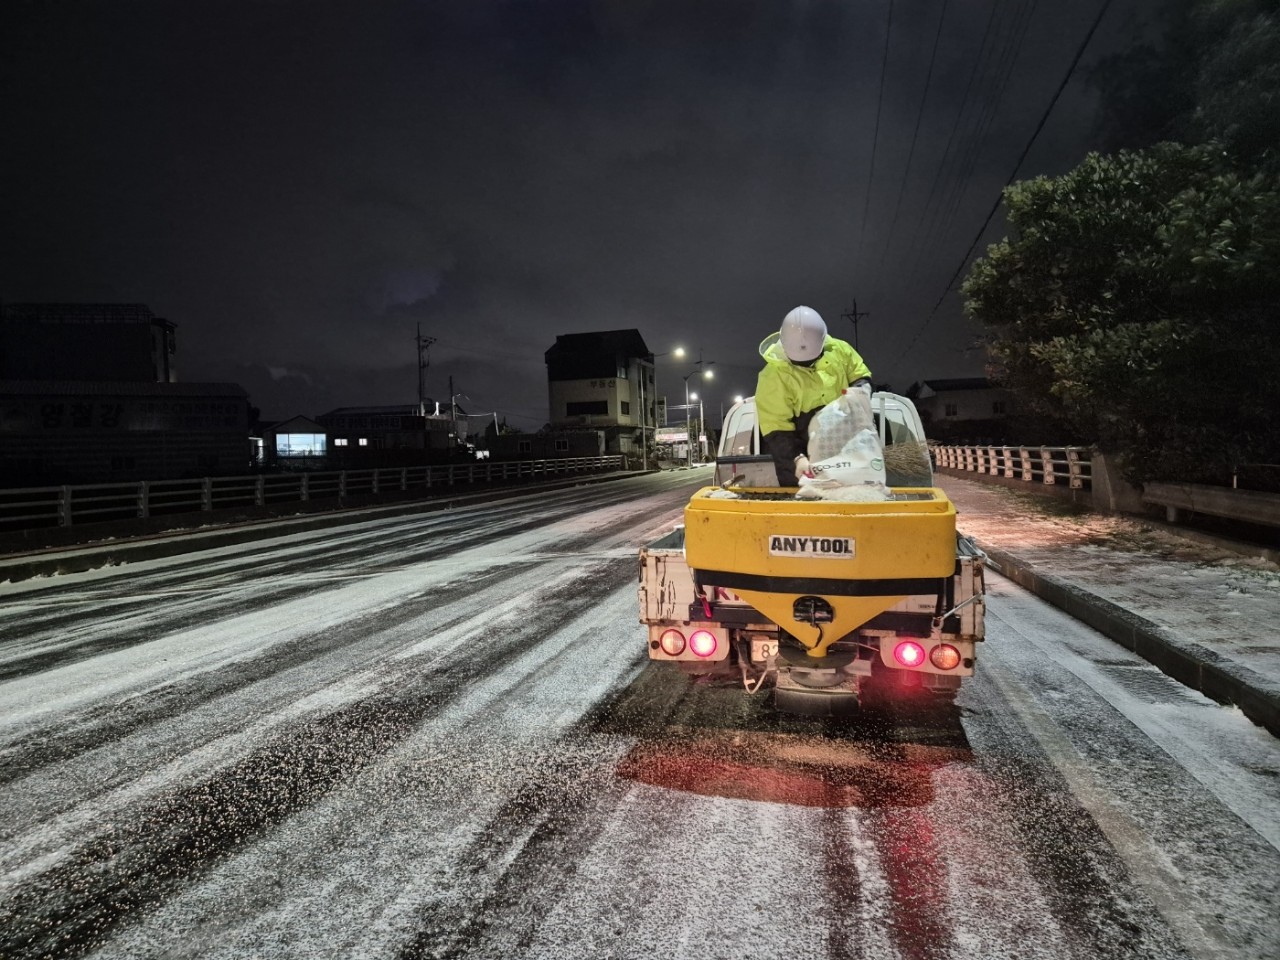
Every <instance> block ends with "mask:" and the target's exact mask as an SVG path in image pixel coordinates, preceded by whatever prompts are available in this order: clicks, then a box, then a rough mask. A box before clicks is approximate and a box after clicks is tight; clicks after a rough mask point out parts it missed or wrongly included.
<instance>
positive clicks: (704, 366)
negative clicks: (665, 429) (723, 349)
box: [683, 355, 715, 467]
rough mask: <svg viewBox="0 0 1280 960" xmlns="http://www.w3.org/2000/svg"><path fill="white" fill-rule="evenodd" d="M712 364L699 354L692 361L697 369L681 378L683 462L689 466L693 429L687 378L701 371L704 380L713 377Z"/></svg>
mask: <svg viewBox="0 0 1280 960" xmlns="http://www.w3.org/2000/svg"><path fill="white" fill-rule="evenodd" d="M714 365H715V361H714V360H703V359H702V357H701V355H699V357H698V359H697V360H696V361H695V362H694V366H695V367H696V368H697V369H695V370H691V371H690V372H689V373H687V374H685V375H684V378H683V379H684V433H685V441H686V443H687V444H688V447H689V448H688V456H687V457H686V459H685V463H686V464H687V465H688V466H690V467H692V466H693V431H692V430H691V429H690V424H689V406H690V404H689V378H690V377H695V376H697V375H698V374H699V373H701V374H702V379H704V380H711V379H713V378H714V377H715V374H714V373H713V372H712V370H711V367H712V366H714ZM696 396H697V395H696V394H695V397H696ZM699 452H701V447H699Z"/></svg>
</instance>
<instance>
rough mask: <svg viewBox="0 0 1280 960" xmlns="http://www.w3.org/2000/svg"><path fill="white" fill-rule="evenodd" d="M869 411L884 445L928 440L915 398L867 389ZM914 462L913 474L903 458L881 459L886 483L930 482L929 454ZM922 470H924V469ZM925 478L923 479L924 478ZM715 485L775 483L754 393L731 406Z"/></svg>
mask: <svg viewBox="0 0 1280 960" xmlns="http://www.w3.org/2000/svg"><path fill="white" fill-rule="evenodd" d="M871 413H872V416H873V417H874V418H875V422H876V430H877V431H878V433H879V435H880V445H881V446H882V447H885V448H886V449H888V448H889V447H890V446H893V445H894V444H899V445H902V444H909V443H910V444H917V445H919V446H920V447H922V448H923V447H924V446H925V445H926V441H925V435H924V424H923V423H922V422H921V420H920V414H919V412H917V410H916V407H915V404H913V403H912V402H911V401H910V400H908V399H907V398H906V397H900V396H898V395H897V394H896V393H888V392H883V391H882V392H877V393H874V394H872V395H871ZM918 459H919V463H913V464H912V470H911V476H907V475H905V474H904V473H903V470H902V461H901V459H898V458H892V457H888V458H886V460H885V469H886V473H887V474H888V476H886V483H887V484H888V485H889V486H890V487H905V486H912V487H919V486H924V487H930V486H933V471H932V468H931V467H930V466H929V463H928V460H927V458H923V457H922V458H918ZM922 470H923V471H924V472H923V474H922ZM922 481H923V482H922ZM715 482H716V484H717V486H722V487H725V486H733V485H737V486H743V487H776V486H777V485H778V477H777V473H776V471H775V470H774V466H773V458H771V457H770V456H769V455H768V454H767V453H764V450H763V448H762V446H761V444H760V422H759V419H758V418H757V417H756V398H755V397H747V398H746V399H744V400H740V401H738V402H737V403H735V404H734V405H733V406H732V407H730V408H729V412H728V413H727V414H725V418H724V426H723V428H722V430H721V432H720V446H719V448H718V449H717V453H716V473H715Z"/></svg>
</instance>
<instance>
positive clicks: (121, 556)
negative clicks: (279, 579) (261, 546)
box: [0, 471, 643, 583]
mask: <svg viewBox="0 0 1280 960" xmlns="http://www.w3.org/2000/svg"><path fill="white" fill-rule="evenodd" d="M635 476H643V473H641V472H633V471H624V472H619V473H609V474H603V475H594V476H593V475H586V476H580V477H567V478H565V479H563V480H555V481H552V482H549V483H539V484H531V485H529V486H520V487H501V488H496V489H490V490H482V491H477V492H475V493H460V494H452V495H448V496H442V497H437V498H432V499H428V500H415V501H399V502H396V503H391V504H386V505H384V506H362V507H349V508H345V509H339V510H334V511H327V512H324V513H313V514H307V515H304V516H294V517H272V518H267V519H258V520H251V521H247V522H236V521H228V522H226V523H223V524H216V523H210V524H208V525H203V526H201V527H199V528H187V529H175V530H170V531H166V532H164V533H153V534H145V535H139V536H134V537H128V536H125V537H121V538H115V539H111V540H109V541H97V542H90V543H85V544H82V545H79V546H74V547H68V546H62V547H50V548H47V549H44V550H36V551H31V552H29V553H23V554H10V555H8V556H0V583H3V582H4V581H6V580H11V581H15V582H16V581H19V580H26V579H29V578H31V577H41V576H46V577H47V576H53V575H54V574H59V573H83V572H84V571H86V570H96V569H98V568H99V567H105V566H112V565H117V564H122V563H132V562H137V561H140V560H158V559H161V558H164V557H172V556H178V555H180V554H184V553H194V552H196V551H199V550H211V549H215V548H217V547H226V546H234V545H236V544H240V543H248V542H250V541H253V540H267V539H270V538H272V537H279V536H288V535H290V534H294V533H301V532H306V531H309V530H323V529H326V528H330V527H340V526H345V525H346V524H349V523H357V522H359V521H362V520H370V519H381V518H384V517H396V516H411V515H413V514H418V513H434V512H435V511H438V510H448V509H450V508H451V507H457V506H463V505H467V504H472V503H483V502H500V501H503V500H510V499H513V498H515V497H519V496H524V495H527V494H529V493H532V492H545V491H550V490H562V489H564V488H566V487H577V486H586V485H593V484H597V483H607V482H609V481H611V480H625V479H627V478H629V477H635Z"/></svg>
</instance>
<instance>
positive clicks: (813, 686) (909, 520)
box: [639, 393, 985, 715]
mask: <svg viewBox="0 0 1280 960" xmlns="http://www.w3.org/2000/svg"><path fill="white" fill-rule="evenodd" d="M872 409H873V412H874V413H875V420H876V429H877V430H878V431H879V432H880V437H881V443H882V445H883V448H884V451H885V462H886V465H887V466H888V470H887V474H888V475H887V478H886V479H887V481H888V495H887V498H885V499H878V500H875V501H872V502H860V501H844V500H826V499H800V498H797V496H796V489H795V488H785V487H778V486H777V479H776V473H775V472H774V469H773V464H772V461H771V460H770V458H768V457H767V456H761V455H760V452H759V450H760V447H759V432H758V428H756V426H755V408H754V403H753V402H752V401H751V400H750V399H748V400H746V401H743V402H741V403H738V404H735V406H734V407H733V408H731V409H730V411H729V414H728V416H727V417H726V418H725V426H724V430H723V432H722V435H721V447H720V451H719V455H718V458H717V464H716V483H715V485H714V486H708V487H704V488H702V489H700V490H699V491H697V493H695V494H694V495H693V497H692V498H691V499H690V501H689V504H688V505H687V506H686V508H685V512H684V525H683V526H681V527H677V528H676V529H675V530H673V531H671V532H670V533H668V534H667V535H665V536H664V537H662V538H660V539H658V540H657V541H655V542H653V543H650V544H649V545H648V546H646V547H643V548H642V549H641V551H640V591H639V594H640V595H639V601H640V620H641V622H642V623H644V624H646V625H647V627H648V645H649V656H650V658H651V659H653V660H657V661H665V662H669V663H673V664H676V665H677V667H678V668H679V669H681V670H683V671H684V672H686V673H696V674H710V675H713V676H714V675H720V676H721V677H723V678H726V679H740V680H741V683H742V685H743V687H744V688H745V689H746V690H747V691H748V692H751V693H755V692H758V691H766V690H769V689H772V690H773V693H774V701H775V704H776V705H777V707H778V708H779V709H782V710H785V711H788V712H795V713H804V714H813V715H829V714H837V713H842V712H845V711H846V710H847V709H848V708H849V707H852V706H856V705H857V704H858V702H859V698H863V699H869V698H878V699H881V698H882V699H890V700H894V699H902V698H921V699H925V700H927V701H932V702H938V701H941V702H947V701H949V700H951V699H952V698H954V696H955V694H956V692H957V691H958V690H959V688H960V684H961V682H962V681H963V678H965V677H967V676H972V675H973V671H974V665H975V663H976V660H977V653H976V644H977V643H978V642H980V641H981V640H982V638H983V614H984V606H983V565H984V560H985V557H984V555H983V554H982V552H981V551H980V550H979V549H978V548H977V547H976V546H975V545H974V544H973V542H972V541H971V540H969V539H968V538H967V537H964V536H959V535H957V532H956V511H955V507H954V505H953V504H952V503H951V501H950V500H949V499H948V498H947V496H946V494H945V493H944V492H943V491H942V490H941V489H939V488H937V487H935V486H933V485H932V472H931V468H930V467H929V465H928V459H927V455H925V453H924V449H925V448H924V442H923V429H922V428H921V425H920V419H919V416H918V414H917V413H916V410H915V407H914V405H913V404H912V403H911V401H910V400H908V399H907V398H905V397H899V396H897V395H894V394H888V393H877V394H875V395H874V396H873V398H872ZM895 445H896V446H898V448H899V450H900V451H906V452H907V453H906V454H905V455H902V456H898V457H895V456H893V455H892V452H893V447H894V446H895ZM895 465H896V467H897V470H896V473H897V475H895Z"/></svg>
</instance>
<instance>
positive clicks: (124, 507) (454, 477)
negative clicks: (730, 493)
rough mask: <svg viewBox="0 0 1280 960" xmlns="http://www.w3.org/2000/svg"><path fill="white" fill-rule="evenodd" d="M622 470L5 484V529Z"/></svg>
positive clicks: (402, 471) (612, 463) (455, 466)
mask: <svg viewBox="0 0 1280 960" xmlns="http://www.w3.org/2000/svg"><path fill="white" fill-rule="evenodd" d="M622 467H623V458H622V457H621V456H610V457H566V458H563V459H553V460H512V461H496V460H482V461H476V462H475V463H451V464H440V465H435V466H420V467H383V468H378V469H370V470H339V471H334V472H298V473H277V474H258V475H254V476H246V477H204V478H199V479H191V480H138V481H132V482H127V483H94V484H85V485H78V486H60V487H23V488H15V489H7V490H6V489H0V531H18V530H36V529H42V528H51V527H70V526H73V525H76V524H85V523H103V522H110V521H119V520H139V519H147V518H150V517H159V516H167V515H177V514H191V513H202V512H203V513H209V512H214V511H219V510H234V509H238V508H246V507H270V506H275V505H287V504H290V503H305V502H308V501H317V500H343V499H346V498H348V497H360V498H364V497H370V496H379V495H391V496H394V495H395V494H413V493H414V492H425V491H428V490H436V489H439V488H443V487H450V486H455V485H464V484H473V483H520V482H526V481H534V480H544V479H553V478H557V477H565V476H569V475H572V474H575V473H596V472H600V471H604V470H620V469H622Z"/></svg>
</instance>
